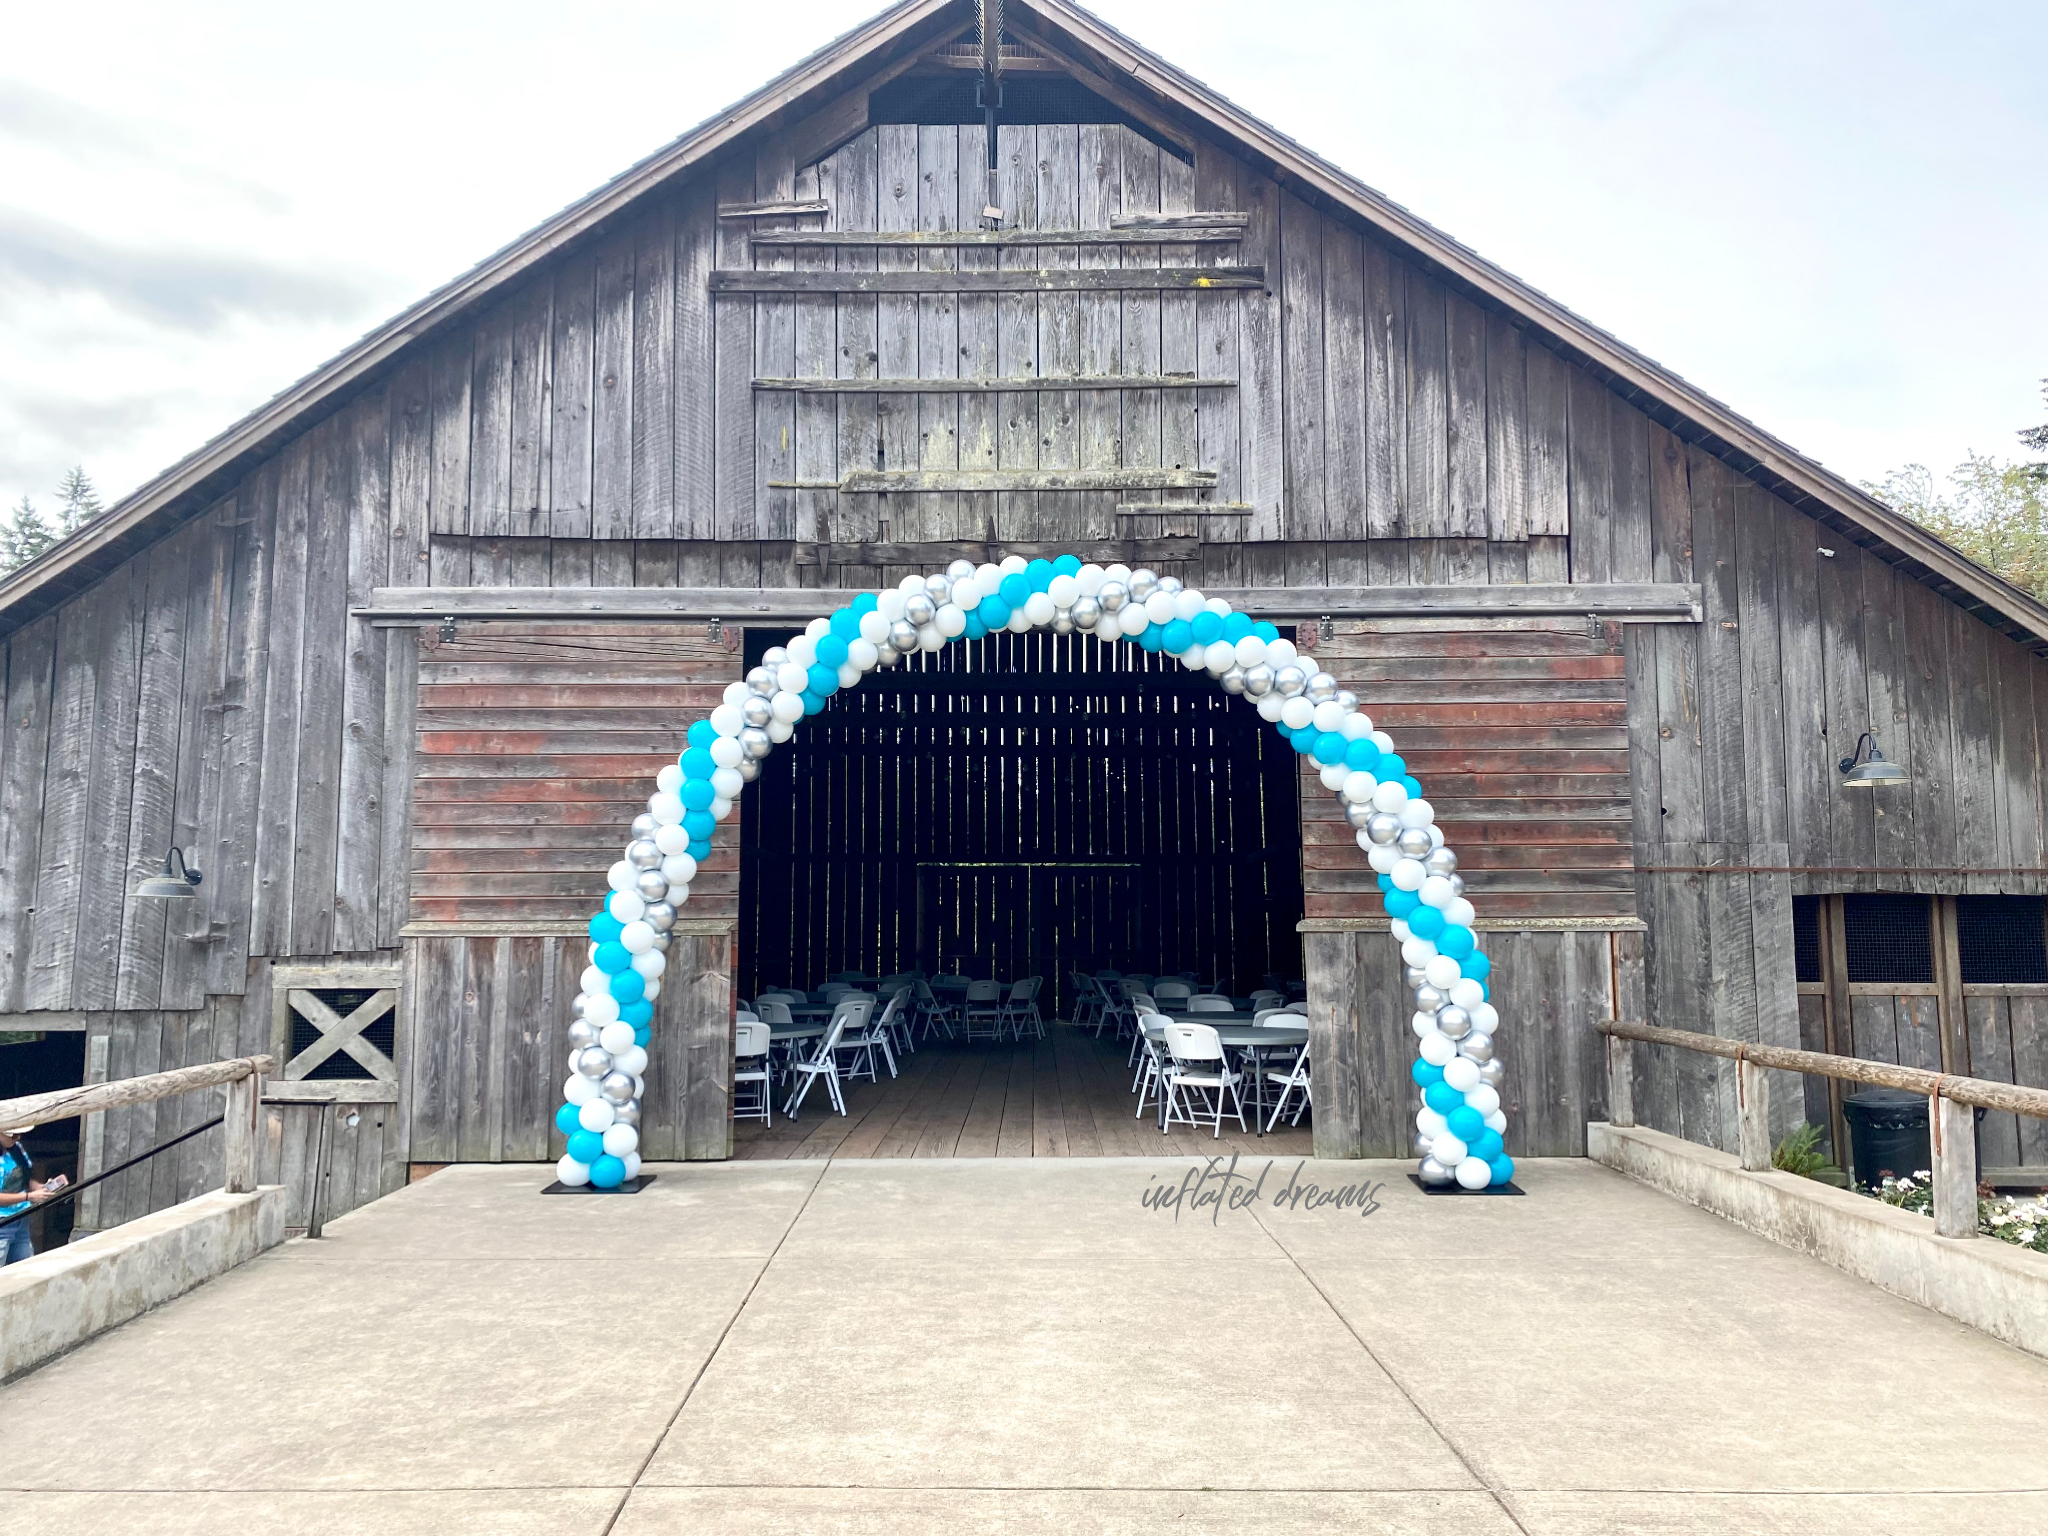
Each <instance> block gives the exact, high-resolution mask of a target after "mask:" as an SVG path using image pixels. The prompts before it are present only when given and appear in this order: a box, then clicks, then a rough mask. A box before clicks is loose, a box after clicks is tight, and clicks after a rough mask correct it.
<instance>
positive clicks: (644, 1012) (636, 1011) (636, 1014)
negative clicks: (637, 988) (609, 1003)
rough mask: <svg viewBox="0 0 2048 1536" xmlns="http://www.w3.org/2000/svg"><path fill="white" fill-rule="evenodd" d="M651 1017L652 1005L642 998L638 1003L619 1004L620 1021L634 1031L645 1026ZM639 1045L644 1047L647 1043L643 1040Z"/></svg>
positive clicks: (652, 1013) (652, 1014) (652, 1015)
mask: <svg viewBox="0 0 2048 1536" xmlns="http://www.w3.org/2000/svg"><path fill="white" fill-rule="evenodd" d="M653 1017H654V1004H653V1003H651V1002H649V1001H648V1000H647V999H646V998H644V997H643V998H641V999H640V1000H639V1001H638V1002H632V1003H621V1004H620V1005H619V1018H620V1020H621V1021H622V1022H624V1023H627V1024H630V1025H632V1026H633V1027H634V1028H635V1029H638V1028H639V1027H640V1026H641V1025H642V1024H645V1023H646V1022H647V1021H648V1020H650V1019H652V1018H653ZM640 1043H641V1044H642V1045H645V1044H646V1043H647V1042H646V1041H645V1040H643V1041H641V1042H640Z"/></svg>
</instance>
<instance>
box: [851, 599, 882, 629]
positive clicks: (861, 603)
mask: <svg viewBox="0 0 2048 1536" xmlns="http://www.w3.org/2000/svg"><path fill="white" fill-rule="evenodd" d="M846 606H847V607H849V608H851V609H852V610H853V614H854V622H855V623H856V624H858V623H859V622H860V621H861V620H862V619H863V618H865V617H867V615H869V614H871V613H873V612H874V611H875V609H876V608H878V607H880V606H881V599H880V598H878V597H876V596H875V594H874V593H872V592H863V593H861V595H860V596H858V597H856V598H855V599H854V600H853V601H852V602H850V603H848V604H847V605H846ZM848 638H849V639H850V638H852V637H851V636H849V637H848Z"/></svg>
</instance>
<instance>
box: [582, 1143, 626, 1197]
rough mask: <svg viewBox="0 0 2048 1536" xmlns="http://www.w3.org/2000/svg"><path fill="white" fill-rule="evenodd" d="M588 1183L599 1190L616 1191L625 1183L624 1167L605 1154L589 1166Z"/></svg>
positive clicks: (608, 1154)
mask: <svg viewBox="0 0 2048 1536" xmlns="http://www.w3.org/2000/svg"><path fill="white" fill-rule="evenodd" d="M590 1182H591V1183H593V1184H595V1185H596V1186H597V1187H598V1188H599V1189H617V1188H618V1187H619V1186H620V1185H621V1184H623V1183H625V1182H626V1165H625V1164H624V1163H622V1162H620V1161H619V1160H618V1159H617V1158H616V1157H613V1156H612V1155H611V1154H610V1153H609V1152H607V1153H606V1154H605V1155H604V1156H603V1157H600V1158H599V1159H598V1160H597V1161H596V1162H594V1163H592V1164H591V1165H590Z"/></svg>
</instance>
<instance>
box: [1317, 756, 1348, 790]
mask: <svg viewBox="0 0 2048 1536" xmlns="http://www.w3.org/2000/svg"><path fill="white" fill-rule="evenodd" d="M1310 761H1311V762H1313V761H1314V759H1313V758H1311V759H1310ZM1318 777H1320V778H1321V779H1322V781H1323V788H1325V789H1327V790H1331V791H1336V790H1340V789H1342V788H1343V787H1344V781H1345V780H1346V779H1348V778H1350V777H1351V770H1350V769H1349V768H1346V767H1345V766H1344V765H1343V764H1342V763H1326V764H1324V765H1323V766H1322V771H1321V773H1320V774H1319V775H1318Z"/></svg>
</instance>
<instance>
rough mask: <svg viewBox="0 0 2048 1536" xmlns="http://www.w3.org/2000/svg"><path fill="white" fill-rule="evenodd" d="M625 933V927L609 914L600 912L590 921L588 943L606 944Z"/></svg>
mask: <svg viewBox="0 0 2048 1536" xmlns="http://www.w3.org/2000/svg"><path fill="white" fill-rule="evenodd" d="M625 931H626V925H625V924H624V923H622V922H620V921H619V920H618V919H617V918H616V917H613V916H612V915H611V913H609V912H600V913H598V914H597V915H596V916H595V917H593V918H592V919H591V920H590V942H591V943H593V944H604V943H608V942H610V941H611V940H613V939H616V938H617V937H618V936H619V935H620V934H622V933H624V932H625Z"/></svg>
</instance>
